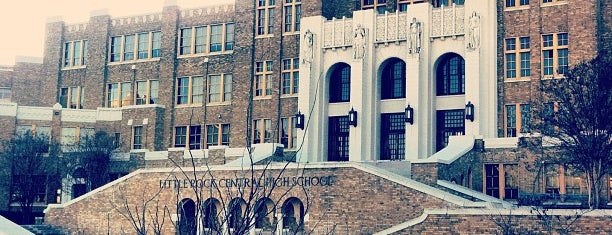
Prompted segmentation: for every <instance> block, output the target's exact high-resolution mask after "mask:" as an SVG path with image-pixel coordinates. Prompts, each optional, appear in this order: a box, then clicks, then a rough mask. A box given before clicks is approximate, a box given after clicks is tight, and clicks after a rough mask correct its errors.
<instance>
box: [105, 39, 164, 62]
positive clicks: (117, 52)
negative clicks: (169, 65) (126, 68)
mask: <svg viewBox="0 0 612 235" xmlns="http://www.w3.org/2000/svg"><path fill="white" fill-rule="evenodd" d="M110 44H111V45H110V58H109V59H110V62H121V61H131V60H142V59H152V58H157V57H160V56H161V33H160V32H142V33H137V34H129V35H121V36H114V37H111V41H110Z"/></svg>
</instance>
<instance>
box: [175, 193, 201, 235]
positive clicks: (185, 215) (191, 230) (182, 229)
mask: <svg viewBox="0 0 612 235" xmlns="http://www.w3.org/2000/svg"><path fill="white" fill-rule="evenodd" d="M178 206H179V222H178V225H179V234H180V235H195V234H196V232H197V226H196V217H195V214H196V213H195V202H193V200H191V199H189V198H185V199H183V200H181V202H179V205H178Z"/></svg>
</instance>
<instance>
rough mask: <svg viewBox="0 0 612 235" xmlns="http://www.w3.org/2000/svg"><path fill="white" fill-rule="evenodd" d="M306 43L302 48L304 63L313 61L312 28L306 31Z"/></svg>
mask: <svg viewBox="0 0 612 235" xmlns="http://www.w3.org/2000/svg"><path fill="white" fill-rule="evenodd" d="M304 45H305V47H304V48H303V49H302V55H303V56H302V63H311V62H312V57H313V46H314V34H313V33H312V31H310V29H308V30H306V32H305V33H304Z"/></svg>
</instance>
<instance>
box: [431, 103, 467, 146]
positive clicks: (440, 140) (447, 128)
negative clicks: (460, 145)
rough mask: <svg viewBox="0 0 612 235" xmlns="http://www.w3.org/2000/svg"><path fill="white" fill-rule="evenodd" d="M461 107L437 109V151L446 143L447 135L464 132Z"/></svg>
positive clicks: (463, 118) (463, 117)
mask: <svg viewBox="0 0 612 235" xmlns="http://www.w3.org/2000/svg"><path fill="white" fill-rule="evenodd" d="M463 112H464V110H463V109H457V110H440V111H437V137H436V138H437V141H436V149H437V150H438V151H439V150H441V149H443V148H444V147H446V146H447V145H448V137H449V136H455V135H463V134H465V116H464V114H463Z"/></svg>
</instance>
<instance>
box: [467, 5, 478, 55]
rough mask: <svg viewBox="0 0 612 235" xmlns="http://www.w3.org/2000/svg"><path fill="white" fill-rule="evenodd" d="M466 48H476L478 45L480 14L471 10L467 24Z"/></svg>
mask: <svg viewBox="0 0 612 235" xmlns="http://www.w3.org/2000/svg"><path fill="white" fill-rule="evenodd" d="M468 30H469V31H468V35H467V48H470V49H476V48H478V47H479V46H480V16H479V15H478V13H476V12H472V16H470V21H469V24H468Z"/></svg>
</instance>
